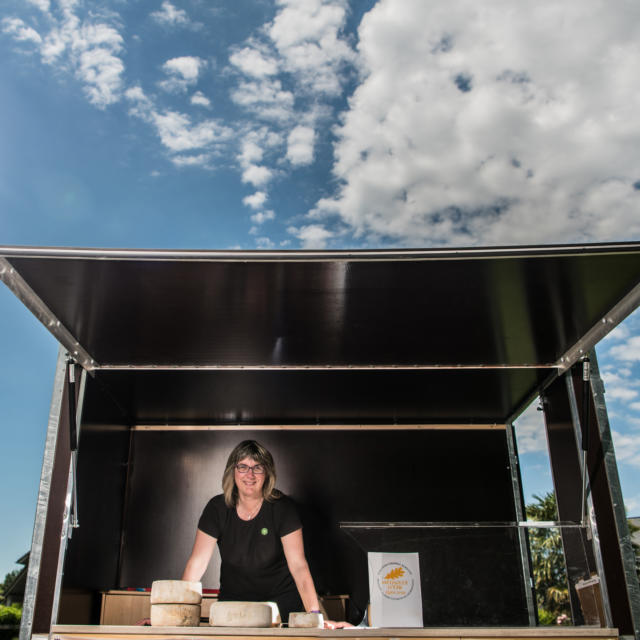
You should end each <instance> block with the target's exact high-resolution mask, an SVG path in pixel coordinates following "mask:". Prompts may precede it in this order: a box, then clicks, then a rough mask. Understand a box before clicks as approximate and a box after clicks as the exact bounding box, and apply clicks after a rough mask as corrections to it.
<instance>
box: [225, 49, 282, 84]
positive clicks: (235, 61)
mask: <svg viewBox="0 0 640 640" xmlns="http://www.w3.org/2000/svg"><path fill="white" fill-rule="evenodd" d="M229 61H230V62H231V64H232V65H233V66H234V67H237V68H238V69H239V70H240V71H242V72H243V73H244V74H246V75H248V76H253V77H255V78H262V77H264V76H273V75H275V74H276V73H278V62H277V60H276V59H275V58H274V57H272V56H270V55H269V53H268V52H266V51H264V50H263V49H262V47H260V45H258V44H254V45H253V46H247V47H243V48H242V49H239V50H238V51H235V52H234V53H233V54H231V56H230V57H229Z"/></svg>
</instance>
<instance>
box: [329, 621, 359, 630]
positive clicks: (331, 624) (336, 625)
mask: <svg viewBox="0 0 640 640" xmlns="http://www.w3.org/2000/svg"><path fill="white" fill-rule="evenodd" d="M348 627H353V625H352V624H349V623H348V622H341V621H338V622H335V621H334V620H325V621H324V628H325V629H347V628H348Z"/></svg>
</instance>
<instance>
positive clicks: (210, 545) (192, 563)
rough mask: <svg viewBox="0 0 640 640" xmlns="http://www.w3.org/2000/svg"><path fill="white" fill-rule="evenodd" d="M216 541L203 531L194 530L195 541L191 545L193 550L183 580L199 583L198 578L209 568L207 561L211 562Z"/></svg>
mask: <svg viewBox="0 0 640 640" xmlns="http://www.w3.org/2000/svg"><path fill="white" fill-rule="evenodd" d="M217 541H218V540H217V539H216V538H214V537H213V536H210V535H209V534H207V533H205V532H204V531H200V529H197V530H196V540H195V542H194V543H193V550H192V551H191V555H190V556H189V560H187V566H186V567H185V568H184V573H183V574H182V579H183V580H190V581H192V582H199V581H200V578H202V576H203V574H204V572H205V571H206V570H207V567H208V566H209V560H211V556H212V554H213V550H214V549H215V546H216V542H217Z"/></svg>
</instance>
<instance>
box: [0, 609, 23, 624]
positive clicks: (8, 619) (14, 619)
mask: <svg viewBox="0 0 640 640" xmlns="http://www.w3.org/2000/svg"><path fill="white" fill-rule="evenodd" d="M21 617H22V609H21V608H20V607H19V606H11V607H5V606H3V605H1V604H0V625H19V624H20V618H21Z"/></svg>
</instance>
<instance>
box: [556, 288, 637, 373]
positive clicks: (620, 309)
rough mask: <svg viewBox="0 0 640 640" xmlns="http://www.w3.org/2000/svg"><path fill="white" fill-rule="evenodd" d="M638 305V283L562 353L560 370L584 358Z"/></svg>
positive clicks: (566, 368)
mask: <svg viewBox="0 0 640 640" xmlns="http://www.w3.org/2000/svg"><path fill="white" fill-rule="evenodd" d="M638 306H640V284H638V285H636V286H635V287H634V288H633V289H632V290H631V291H630V292H629V293H628V294H627V295H626V296H625V297H624V298H622V300H620V302H618V304H617V305H616V306H615V307H613V309H611V311H609V313H608V314H607V315H606V316H605V317H604V318H602V319H601V320H600V322H598V323H596V324H595V325H594V326H593V327H591V329H589V331H587V333H585V334H584V336H583V337H582V338H581V339H580V340H578V342H576V343H575V344H574V345H573V346H572V347H571V348H570V349H569V350H568V351H566V352H565V353H564V354H563V355H562V357H561V358H560V360H559V361H558V363H557V364H558V366H559V369H560V372H564V371H567V370H568V369H570V368H571V367H572V366H573V365H574V364H575V363H576V362H578V360H580V359H581V358H584V357H585V356H586V355H587V354H588V353H589V351H591V350H592V349H593V348H594V347H595V346H596V344H597V343H598V342H599V341H600V340H602V338H604V337H605V336H606V335H607V334H608V333H609V331H611V330H612V329H614V328H615V327H617V326H618V325H619V324H620V323H621V322H622V321H623V320H624V319H625V318H626V317H627V316H628V315H629V314H630V313H631V312H632V311H635V309H637V308H638Z"/></svg>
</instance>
